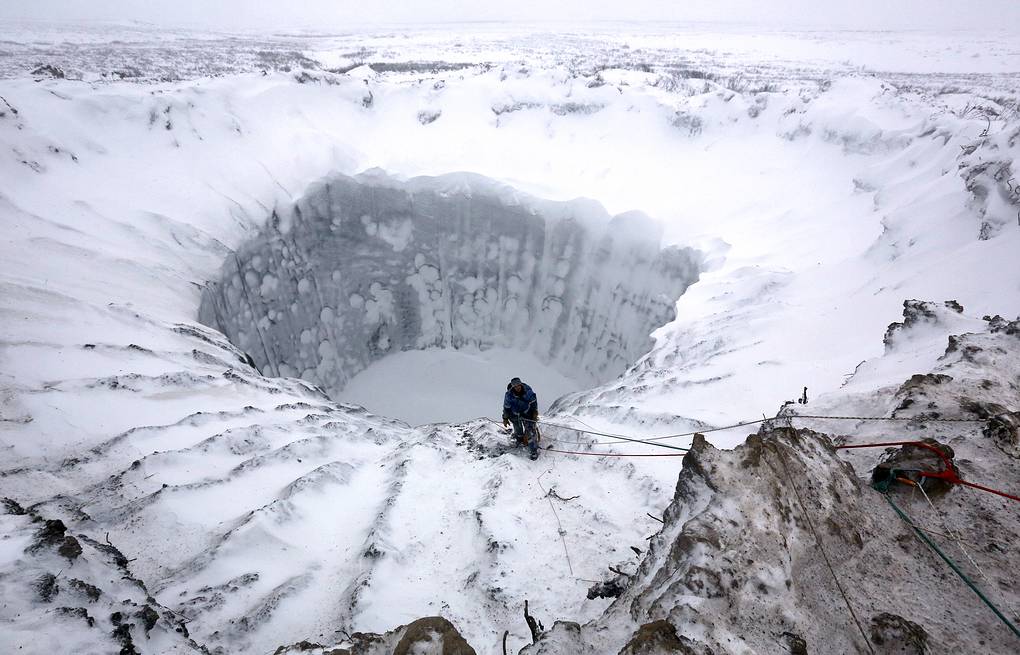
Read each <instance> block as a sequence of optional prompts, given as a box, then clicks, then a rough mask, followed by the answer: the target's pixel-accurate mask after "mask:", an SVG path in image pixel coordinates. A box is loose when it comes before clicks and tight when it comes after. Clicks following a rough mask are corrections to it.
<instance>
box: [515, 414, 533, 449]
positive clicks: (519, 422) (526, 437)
mask: <svg viewBox="0 0 1020 655" xmlns="http://www.w3.org/2000/svg"><path fill="white" fill-rule="evenodd" d="M510 424H511V425H513V426H514V439H516V440H517V441H519V442H520V441H527V442H528V450H530V451H531V452H532V453H537V452H538V429H537V428H536V427H535V422H534V421H529V420H527V419H525V418H523V417H521V416H518V415H513V416H511V417H510Z"/></svg>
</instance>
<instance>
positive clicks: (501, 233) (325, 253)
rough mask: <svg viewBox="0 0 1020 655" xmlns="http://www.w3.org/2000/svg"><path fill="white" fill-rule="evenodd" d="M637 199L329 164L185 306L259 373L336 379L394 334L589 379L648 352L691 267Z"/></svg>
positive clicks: (405, 346) (694, 271) (331, 384)
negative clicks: (612, 201) (614, 211)
mask: <svg viewBox="0 0 1020 655" xmlns="http://www.w3.org/2000/svg"><path fill="white" fill-rule="evenodd" d="M701 265H702V258H701V255H700V253H699V252H698V251H696V250H693V249H690V248H679V247H667V248H662V247H661V232H660V230H659V228H658V226H657V224H656V223H655V222H654V221H652V220H651V219H650V218H649V217H647V216H645V215H644V214H641V213H639V212H628V213H626V214H620V215H617V216H610V215H609V214H608V213H607V212H606V211H605V210H604V209H603V208H602V207H601V205H599V204H598V203H595V202H593V201H589V200H574V201H570V202H554V201H546V200H540V199H537V198H533V197H530V196H527V195H525V194H521V193H518V192H516V191H514V190H513V189H510V188H508V187H506V186H503V185H500V184H498V183H496V182H494V181H492V180H489V179H487V178H483V177H481V176H476V175H470V174H463V173H461V174H453V175H447V176H442V177H436V178H414V179H412V180H409V181H406V182H401V181H397V180H394V179H392V178H389V177H387V176H386V175H384V174H382V173H377V172H369V173H365V174H362V175H359V176H357V177H348V176H344V175H333V176H331V177H329V178H327V179H324V180H322V181H320V182H318V183H316V184H314V185H312V186H311V187H310V188H309V190H308V191H307V193H305V195H304V196H303V197H301V198H300V199H299V200H297V201H296V202H295V203H294V204H293V205H291V206H289V207H287V208H284V209H281V210H278V211H276V212H274V213H273V215H272V216H271V217H270V219H269V220H268V221H267V223H266V225H265V226H264V228H263V229H262V230H261V232H260V233H259V234H258V235H257V236H255V237H254V238H252V239H251V240H249V241H248V242H246V243H244V244H243V245H242V246H241V247H240V248H239V249H238V250H237V251H236V253H234V255H232V256H231V257H230V258H229V259H228V260H227V261H226V262H225V263H224V265H223V268H222V269H221V273H220V279H219V280H217V281H214V282H211V283H210V284H208V285H207V286H206V288H205V290H204V291H203V294H202V301H201V306H200V310H199V320H200V321H201V322H202V323H204V324H206V325H209V326H211V327H214V328H216V329H219V330H220V331H222V332H223V333H224V334H226V335H227V337H228V338H229V339H230V340H231V341H232V342H233V343H234V344H235V345H236V346H238V347H240V348H242V349H243V350H244V351H245V352H247V353H249V354H250V355H251V356H252V358H253V359H254V361H255V363H256V365H257V366H258V367H259V369H260V370H261V371H263V372H264V373H266V374H269V375H278V376H287V377H300V378H303V379H305V380H308V381H310V382H313V383H315V384H317V385H319V386H321V387H322V388H323V389H325V390H326V392H327V393H330V394H335V393H336V392H338V391H339V390H341V389H343V387H344V386H345V385H346V383H347V382H348V381H349V380H350V379H351V377H353V376H354V375H356V374H357V373H359V372H360V371H362V370H364V369H365V368H366V367H368V366H369V365H371V364H372V363H373V362H374V361H376V360H378V359H380V358H382V357H385V356H386V355H389V354H392V353H396V352H399V351H403V350H411V349H428V348H455V349H463V348H475V349H480V350H484V349H487V348H491V347H497V346H498V347H505V348H514V349H518V350H521V351H528V352H532V353H533V354H535V355H536V356H538V357H540V358H541V359H542V360H543V361H546V362H548V363H549V364H550V365H551V366H553V367H554V368H556V369H557V370H559V371H560V372H562V373H564V374H565V375H567V376H569V377H571V378H573V379H576V380H579V381H582V382H584V383H591V384H597V383H602V382H605V381H608V380H611V379H612V378H614V377H616V376H617V375H619V374H620V373H622V372H623V371H624V370H626V368H627V367H628V366H629V365H630V364H632V363H633V362H634V361H636V360H637V359H638V358H639V357H640V356H641V355H643V354H644V353H646V352H647V351H648V350H649V348H650V347H651V345H652V342H651V338H650V336H649V335H650V334H651V332H652V331H653V330H654V329H655V328H657V327H659V326H661V325H663V324H665V323H667V322H669V321H671V320H673V318H674V317H675V309H674V308H675V303H676V300H677V298H679V297H680V295H681V294H683V292H684V291H685V290H686V289H687V287H688V286H690V285H691V284H692V283H694V282H695V281H697V279H698V275H699V272H700V269H701Z"/></svg>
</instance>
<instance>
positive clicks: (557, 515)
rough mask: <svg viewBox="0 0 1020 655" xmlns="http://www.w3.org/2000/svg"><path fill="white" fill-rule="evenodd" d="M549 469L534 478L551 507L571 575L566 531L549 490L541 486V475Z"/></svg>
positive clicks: (572, 573) (572, 572)
mask: <svg viewBox="0 0 1020 655" xmlns="http://www.w3.org/2000/svg"><path fill="white" fill-rule="evenodd" d="M551 471H552V469H546V470H545V473H542V474H541V475H539V476H538V477H537V478H535V480H536V481H537V482H538V488H539V489H541V490H542V493H543V494H545V499H546V500H548V501H549V508H550V509H552V513H553V517H554V518H555V519H556V528H557V531H558V532H559V534H560V541H562V542H563V554H564V555H565V556H566V558H567V568H568V569H570V575H571V576H573V575H574V566H573V565H572V564H571V563H570V552H569V551H568V550H567V540H566V537H565V536H564V535H566V534H567V531H566V530H564V529H563V524H562V523H560V516H559V514H557V513H556V506H555V505H553V501H552V498H550V497H549V492H548V491H546V490H545V487H543V486H542V476H543V475H545V474H546V473H549V472H551Z"/></svg>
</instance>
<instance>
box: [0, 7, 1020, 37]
mask: <svg viewBox="0 0 1020 655" xmlns="http://www.w3.org/2000/svg"><path fill="white" fill-rule="evenodd" d="M10 18H28V19H56V20H75V21H78V20H102V21H109V20H138V21H147V22H154V23H159V24H167V25H191V26H196V27H213V28H230V27H236V28H244V29H251V28H277V29H279V28H286V27H322V28H343V27H344V26H349V25H355V24H361V25H363V24H389V23H419V24H420V23H440V22H453V21H529V22H530V21H540V20H556V21H570V20H575V21H591V20H638V21H724V22H749V23H762V24H767V25H770V26H777V27H798V26H811V27H839V28H867V29H903V28H917V29H930V28H960V29H986V30H1002V29H1008V30H1010V31H1018V30H1020V0H561V1H557V0H404V1H403V2H401V1H394V0H0V20H2V19H10Z"/></svg>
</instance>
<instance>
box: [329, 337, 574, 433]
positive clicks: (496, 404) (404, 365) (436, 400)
mask: <svg viewBox="0 0 1020 655" xmlns="http://www.w3.org/2000/svg"><path fill="white" fill-rule="evenodd" d="M513 377H522V378H523V379H524V381H525V382H527V383H528V384H529V385H531V387H532V388H533V389H535V392H536V393H537V394H538V406H539V411H540V412H544V411H545V410H546V408H547V407H548V406H549V405H550V404H551V402H552V401H553V400H555V399H557V398H559V397H560V396H563V395H565V394H568V393H570V392H572V391H579V390H580V389H583V388H584V385H583V384H582V383H581V382H578V381H576V380H571V379H570V378H568V377H566V376H564V375H563V374H561V373H560V372H559V371H557V370H556V369H553V368H552V367H550V366H548V365H546V364H545V363H544V362H542V361H541V360H539V359H538V358H537V357H535V356H534V355H532V354H531V353H528V352H520V351H516V350H511V349H508V348H490V349H488V350H481V351H480V350H471V349H460V350H453V349H441V350H407V351H404V352H401V353H396V354H393V355H389V356H387V357H384V358H383V359H380V360H379V361H377V362H375V363H374V364H372V365H371V366H369V367H368V368H366V369H365V370H364V371H362V372H361V373H358V374H357V375H355V376H354V377H353V378H351V381H350V382H348V383H347V386H345V387H344V389H343V391H341V392H340V394H339V395H338V396H337V400H341V401H344V402H348V403H352V404H355V405H362V406H364V407H365V408H367V409H368V410H369V411H371V412H373V413H374V414H381V415H383V416H391V417H393V418H397V419H400V420H401V421H404V422H405V423H408V424H410V425H422V424H425V423H462V422H465V421H470V420H472V419H476V418H478V417H494V418H496V419H498V418H499V416H500V413H501V412H502V407H503V393H504V392H505V391H506V385H507V382H508V381H509V380H510V378H513Z"/></svg>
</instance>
